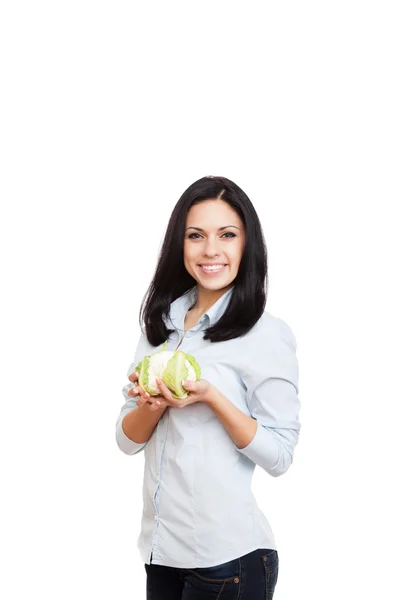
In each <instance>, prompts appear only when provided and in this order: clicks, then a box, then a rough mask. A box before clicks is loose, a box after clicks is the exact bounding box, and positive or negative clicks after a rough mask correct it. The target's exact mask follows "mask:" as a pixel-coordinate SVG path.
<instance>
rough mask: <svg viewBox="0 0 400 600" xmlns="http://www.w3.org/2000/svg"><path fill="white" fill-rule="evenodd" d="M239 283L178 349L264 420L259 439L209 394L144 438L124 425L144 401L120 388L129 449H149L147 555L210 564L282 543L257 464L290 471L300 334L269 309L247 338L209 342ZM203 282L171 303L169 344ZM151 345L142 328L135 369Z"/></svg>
mask: <svg viewBox="0 0 400 600" xmlns="http://www.w3.org/2000/svg"><path fill="white" fill-rule="evenodd" d="M232 291H233V288H231V289H230V290H228V291H227V292H226V293H225V294H224V295H223V296H221V297H220V298H219V299H218V300H217V301H216V302H215V303H214V304H213V305H212V307H211V308H210V309H209V310H208V311H207V312H206V313H205V314H204V316H203V317H202V318H201V319H200V320H199V322H198V323H197V325H195V326H194V327H192V328H191V329H189V330H188V331H187V333H186V335H185V336H184V338H183V341H182V343H181V345H180V347H179V350H182V351H184V352H188V353H190V354H193V356H195V358H196V360H197V361H198V363H199V365H200V367H201V378H202V379H207V380H208V381H210V382H211V383H212V384H213V385H214V386H215V387H216V388H217V389H218V390H219V391H220V392H221V393H222V394H224V396H226V398H227V399H228V400H229V401H230V402H232V403H233V404H234V405H235V406H237V407H238V408H239V409H240V410H241V411H242V412H243V413H245V414H246V415H248V416H251V417H252V418H253V419H256V421H257V431H256V434H255V436H254V438H253V440H252V441H251V442H250V443H249V444H248V446H246V447H245V448H238V447H237V446H236V444H235V443H234V441H233V440H232V438H231V437H230V436H229V434H228V433H227V431H226V429H225V428H224V426H223V425H222V423H221V422H220V421H219V419H218V417H217V416H216V415H215V413H214V411H213V410H212V409H211V408H210V407H209V406H208V405H207V404H206V403H204V402H196V403H194V404H189V405H187V406H185V407H184V408H182V409H181V408H176V407H168V408H167V409H166V410H165V412H164V414H163V416H162V418H161V419H160V421H159V422H158V424H157V426H156V428H155V430H154V432H153V434H152V435H151V437H150V439H149V440H148V441H147V442H146V443H144V444H138V443H136V442H134V441H132V440H131V439H129V438H128V437H127V436H126V435H125V433H124V431H123V430H122V426H121V422H122V419H123V417H124V416H125V414H126V413H127V412H129V411H131V410H139V409H138V408H137V406H136V400H135V399H134V398H131V397H130V396H128V390H129V389H131V388H132V387H133V385H132V384H131V383H128V384H127V385H126V386H125V387H124V388H123V390H122V392H123V395H124V397H125V400H126V402H125V404H124V405H123V406H122V409H121V413H120V415H119V418H118V420H117V423H116V440H117V444H118V447H119V448H120V449H121V451H122V452H124V453H125V454H129V455H138V454H139V453H140V452H141V451H142V450H144V457H145V467H144V480H143V512H142V522H141V532H140V535H139V537H138V540H137V547H138V549H139V552H140V556H141V558H142V560H143V562H146V563H148V564H150V557H151V555H152V563H153V564H156V565H165V566H170V567H179V568H196V567H212V566H215V565H219V564H221V563H224V562H228V561H230V560H233V559H235V558H239V557H241V556H243V555H244V554H247V553H249V552H252V551H253V550H256V549H257V548H270V549H274V550H277V547H276V543H275V539H274V535H273V533H272V530H271V527H270V524H269V522H268V520H267V518H266V516H265V515H264V514H263V512H262V511H261V510H260V509H259V507H258V505H257V502H256V500H255V498H254V496H253V493H252V490H251V481H252V476H253V472H254V468H255V466H256V465H258V466H259V467H261V468H262V469H264V470H265V471H266V472H267V473H268V474H269V475H272V476H273V477H278V476H279V475H282V474H283V473H285V472H286V471H287V470H288V468H289V467H290V465H291V463H292V461H293V452H294V448H295V446H296V444H297V442H298V437H299V432H300V427H301V425H300V422H299V418H298V417H299V410H300V401H299V398H298V362H297V358H296V346H297V344H296V339H295V337H294V334H293V332H292V330H291V329H290V327H289V326H288V325H287V324H286V323H285V322H284V321H283V320H282V319H279V318H278V317H274V316H272V315H271V314H270V313H269V312H267V311H265V312H264V314H263V315H262V317H261V318H260V319H259V320H258V322H257V323H256V324H255V326H254V327H253V328H252V329H251V330H250V331H249V332H248V333H247V334H246V335H245V336H242V337H240V338H236V339H233V340H229V341H225V342H214V343H211V342H210V341H209V340H206V341H204V340H203V330H204V329H206V328H207V327H209V326H210V325H212V324H213V323H215V322H216V321H217V320H218V319H219V318H220V316H221V315H222V314H223V313H224V311H225V309H226V307H227V304H228V302H229V299H230V296H231V294H232ZM196 298H197V286H195V287H193V288H192V289H191V290H189V292H187V293H186V294H184V295H182V296H181V297H180V298H177V299H176V300H175V301H174V302H172V304H171V310H170V315H169V318H168V319H167V320H166V324H167V326H168V328H170V329H172V328H173V329H174V332H173V333H172V334H171V335H170V337H169V338H168V341H167V348H166V349H167V350H175V349H176V347H177V345H178V344H179V341H180V340H181V338H182V336H183V335H184V319H185V315H186V312H187V310H188V309H189V308H190V307H191V306H192V305H193V304H194V303H195V301H196ZM160 348H161V345H160V346H159V347H153V346H151V344H150V343H149V342H148V340H147V338H146V336H145V335H143V334H141V336H140V339H139V342H138V345H137V348H136V353H135V357H134V360H133V363H132V364H131V365H130V367H129V369H128V373H127V374H128V375H129V374H130V373H132V372H133V370H134V368H135V367H136V365H137V364H138V363H139V361H140V360H141V359H142V358H143V356H145V355H149V354H153V353H154V352H156V351H157V350H159V349H160Z"/></svg>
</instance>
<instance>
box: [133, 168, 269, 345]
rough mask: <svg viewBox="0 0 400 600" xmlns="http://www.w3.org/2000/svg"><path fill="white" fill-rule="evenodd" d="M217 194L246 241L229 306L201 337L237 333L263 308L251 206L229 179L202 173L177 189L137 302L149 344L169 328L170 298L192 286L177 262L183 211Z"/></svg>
mask: <svg viewBox="0 0 400 600" xmlns="http://www.w3.org/2000/svg"><path fill="white" fill-rule="evenodd" d="M217 198H219V199H221V200H224V201H225V202H227V203H228V204H229V205H230V206H231V207H232V208H233V209H234V210H235V211H236V213H237V214H238V215H239V216H240V218H241V219H242V221H243V223H244V226H245V232H246V241H245V246H244V249H243V254H242V258H241V261H240V265H239V269H238V273H237V275H236V278H235V279H234V281H233V282H232V283H233V285H234V289H233V290H232V295H231V298H230V301H229V304H228V306H227V308H226V310H225V312H224V314H223V315H222V316H221V317H220V318H219V319H218V321H217V322H216V323H215V324H214V325H213V326H211V327H209V328H208V329H206V330H205V334H204V336H203V339H204V340H210V342H222V341H226V340H231V339H234V338H237V337H240V336H242V335H244V334H245V333H247V332H248V331H249V330H250V329H251V328H252V327H253V326H254V325H255V324H256V322H257V321H258V319H259V318H260V317H261V316H262V314H263V312H264V309H265V305H266V300H267V291H268V261H267V247H266V244H265V240H264V235H263V232H262V228H261V223H260V220H259V218H258V215H257V213H256V211H255V208H254V206H253V204H252V203H251V201H250V199H249V198H248V196H246V194H245V193H244V191H243V190H242V189H241V188H240V187H239V186H238V185H236V184H235V183H234V182H233V181H231V180H230V179H227V178H226V177H212V176H207V177H202V178H201V179H198V180H197V181H195V182H194V183H192V184H191V185H190V186H189V187H188V188H187V190H185V191H184V192H183V194H182V196H181V197H180V198H179V200H178V202H177V204H176V205H175V208H174V209H173V211H172V214H171V217H170V220H169V223H168V227H167V231H166V233H165V236H164V240H163V244H162V247H161V250H160V252H159V257H158V263H157V266H156V269H155V273H154V276H153V279H152V281H151V283H150V285H149V287H148V289H147V292H146V294H145V296H144V298H143V301H142V304H141V306H140V314H139V324H140V327H141V330H142V331H143V326H144V329H145V333H146V336H147V339H148V340H149V342H150V344H152V345H153V346H159V345H160V344H162V343H163V342H164V341H165V340H166V339H168V336H169V335H170V334H171V333H172V332H173V331H174V330H173V329H168V328H167V326H166V325H165V323H164V317H168V315H169V307H170V304H171V302H173V301H174V300H175V299H176V298H179V296H182V294H184V293H185V292H186V291H188V290H189V289H190V288H192V287H194V286H195V285H197V281H196V280H195V279H194V278H193V277H192V276H191V275H190V274H189V273H188V272H187V271H186V268H185V266H184V262H183V244H184V236H185V223H186V215H187V213H188V211H189V209H190V207H191V206H193V205H194V204H198V203H200V202H203V201H204V200H214V199H217ZM143 333H144V331H143Z"/></svg>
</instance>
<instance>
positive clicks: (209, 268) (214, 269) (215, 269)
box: [200, 265, 225, 271]
mask: <svg viewBox="0 0 400 600" xmlns="http://www.w3.org/2000/svg"><path fill="white" fill-rule="evenodd" d="M200 266H201V267H202V268H203V269H206V270H207V271H217V270H218V269H221V267H224V266H225V265H212V266H211V265H200Z"/></svg>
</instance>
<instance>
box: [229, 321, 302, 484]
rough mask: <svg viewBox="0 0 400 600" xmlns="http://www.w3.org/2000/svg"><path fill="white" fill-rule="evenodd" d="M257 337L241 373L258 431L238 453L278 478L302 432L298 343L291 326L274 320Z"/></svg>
mask: <svg viewBox="0 0 400 600" xmlns="http://www.w3.org/2000/svg"><path fill="white" fill-rule="evenodd" d="M257 338H258V342H256V343H255V344H253V345H252V346H253V347H252V350H251V351H250V352H249V354H248V356H249V360H248V361H246V367H247V368H246V372H245V373H243V381H244V383H245V385H246V388H247V404H248V407H249V410H250V413H251V416H252V417H253V418H254V419H256V421H257V430H256V434H255V436H254V438H253V439H252V441H251V442H250V444H248V446H246V447H245V448H237V450H238V451H239V452H241V453H242V454H244V455H245V456H247V457H248V458H249V459H250V460H252V461H253V462H254V463H256V464H257V465H259V466H260V467H262V468H263V469H264V470H265V471H266V472H267V473H269V474H270V475H272V476H273V477H278V476H279V475H283V474H284V473H285V472H286V471H287V470H288V469H289V467H290V465H291V464H292V462H293V453H294V448H295V446H296V444H297V442H298V438H299V433H300V429H301V424H300V422H299V411H300V400H299V398H298V392H299V385H298V380H299V369H298V361H297V356H296V350H297V342H296V338H295V336H294V334H293V332H292V330H291V329H290V327H289V326H288V325H287V324H286V323H285V322H284V321H283V320H282V319H278V318H277V317H275V322H274V323H273V327H270V328H268V331H264V332H263V334H262V335H261V336H260V335H259V336H257Z"/></svg>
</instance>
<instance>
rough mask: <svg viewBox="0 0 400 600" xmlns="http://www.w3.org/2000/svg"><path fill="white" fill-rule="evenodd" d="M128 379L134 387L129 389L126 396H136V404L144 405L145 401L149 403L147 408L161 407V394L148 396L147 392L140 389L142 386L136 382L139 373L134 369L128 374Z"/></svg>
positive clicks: (152, 409) (155, 408)
mask: <svg viewBox="0 0 400 600" xmlns="http://www.w3.org/2000/svg"><path fill="white" fill-rule="evenodd" d="M128 379H129V381H131V382H132V383H133V384H134V385H135V387H134V388H132V389H131V390H129V392H128V396H132V398H136V406H139V407H140V406H144V405H145V404H146V402H148V404H149V410H151V411H154V410H157V409H158V408H160V407H163V406H164V404H163V403H162V396H161V395H159V396H150V394H149V393H148V392H145V391H144V390H142V388H141V387H140V386H139V385H138V384H137V383H136V382H137V380H138V379H139V373H138V372H137V371H134V372H133V373H131V374H130V375H128Z"/></svg>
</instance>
